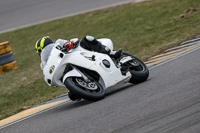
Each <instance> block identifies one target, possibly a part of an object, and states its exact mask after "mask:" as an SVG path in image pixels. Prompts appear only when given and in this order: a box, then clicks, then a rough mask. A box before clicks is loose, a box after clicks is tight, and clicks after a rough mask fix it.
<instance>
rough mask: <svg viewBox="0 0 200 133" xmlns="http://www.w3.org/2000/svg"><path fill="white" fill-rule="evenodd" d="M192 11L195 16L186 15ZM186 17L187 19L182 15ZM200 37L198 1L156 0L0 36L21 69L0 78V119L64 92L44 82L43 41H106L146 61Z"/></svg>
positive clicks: (100, 11) (78, 16)
mask: <svg viewBox="0 0 200 133" xmlns="http://www.w3.org/2000/svg"><path fill="white" fill-rule="evenodd" d="M188 8H196V9H198V10H197V11H193V12H189V13H186V11H187V10H188ZM183 13H185V17H184V18H180V15H181V14H183ZM198 33H200V0H156V1H151V2H143V3H138V4H133V3H132V4H127V5H123V6H118V7H114V8H108V9H104V10H98V11H94V12H89V13H85V14H80V15H77V16H72V17H67V18H64V19H60V20H55V21H52V22H48V23H44V24H39V25H35V26H31V27H27V28H23V29H19V30H15V31H11V32H7V33H3V34H0V42H3V41H10V43H11V46H12V49H13V54H14V57H15V60H16V61H17V65H18V67H19V68H18V69H17V70H14V71H11V72H8V73H5V74H3V75H0V119H3V118H5V117H8V116H10V115H12V114H14V113H16V112H19V111H20V110H22V109H24V108H27V107H31V106H33V105H36V104H39V103H41V102H44V101H46V100H49V99H52V98H54V97H56V96H59V95H61V94H63V93H66V92H67V90H66V89H65V88H59V87H57V88H54V87H49V86H48V85H46V83H45V82H44V80H43V75H42V71H41V69H40V58H39V56H37V54H36V53H35V51H34V44H35V42H36V41H37V40H38V39H39V38H40V37H42V36H46V35H48V36H50V37H51V38H52V39H53V40H54V41H55V40H56V39H58V38H63V39H70V38H74V37H78V38H80V39H81V38H83V37H84V36H86V35H93V36H95V37H96V38H102V37H107V38H111V39H112V40H113V42H114V48H115V49H118V48H122V49H123V50H124V51H125V52H128V53H131V54H133V55H135V56H137V57H139V58H141V59H142V60H145V59H147V58H148V57H151V56H153V55H155V54H158V53H160V52H162V51H163V50H165V49H167V48H169V47H172V46H176V45H178V44H180V43H181V42H183V41H185V40H187V39H191V38H193V37H194V36H195V35H197V34H198Z"/></svg>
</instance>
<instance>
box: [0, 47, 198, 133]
mask: <svg viewBox="0 0 200 133" xmlns="http://www.w3.org/2000/svg"><path fill="white" fill-rule="evenodd" d="M199 57H200V49H197V50H195V51H193V52H191V53H189V54H186V55H184V56H181V57H179V58H176V59H175V60H172V61H169V62H167V63H165V64H162V65H158V66H156V67H154V68H151V69H150V77H149V79H148V80H147V81H146V82H143V83H141V84H137V85H132V84H127V85H125V86H123V87H120V88H118V89H116V90H113V91H111V92H109V93H108V95H107V96H106V97H105V99H103V100H101V101H97V102H89V101H84V100H83V101H80V102H67V103H66V104H63V105H61V106H59V107H57V108H54V109H52V110H48V111H46V112H44V113H41V114H38V115H36V116H34V117H31V118H29V119H26V120H24V121H21V122H19V123H16V124H13V125H11V126H8V127H6V128H3V129H1V130H0V133H38V132H40V133H61V132H66V133H94V132H95V133H147V132H148V133H180V132H181V133H188V132H190V133H199V132H200V119H199V116H200V82H199V81H200V67H199V66H200V58H199Z"/></svg>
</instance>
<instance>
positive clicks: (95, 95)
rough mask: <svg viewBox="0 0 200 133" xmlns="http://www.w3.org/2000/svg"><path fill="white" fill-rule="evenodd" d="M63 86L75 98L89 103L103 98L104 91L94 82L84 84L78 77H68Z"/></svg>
mask: <svg viewBox="0 0 200 133" xmlns="http://www.w3.org/2000/svg"><path fill="white" fill-rule="evenodd" d="M64 84H65V86H66V87H67V89H69V90H70V91H71V92H72V93H73V94H75V95H76V96H77V97H80V98H83V99H86V100H89V101H98V100H101V99H103V98H104V96H105V90H104V89H103V88H102V87H101V85H100V84H99V83H97V82H96V81H88V82H85V81H84V80H83V79H82V78H80V77H69V78H67V79H66V80H65V82H64Z"/></svg>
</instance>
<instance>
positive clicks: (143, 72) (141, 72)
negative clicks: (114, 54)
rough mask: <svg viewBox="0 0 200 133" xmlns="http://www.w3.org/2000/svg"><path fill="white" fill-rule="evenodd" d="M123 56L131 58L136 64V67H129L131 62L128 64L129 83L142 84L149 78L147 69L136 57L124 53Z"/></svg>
mask: <svg viewBox="0 0 200 133" xmlns="http://www.w3.org/2000/svg"><path fill="white" fill-rule="evenodd" d="M124 55H127V56H131V57H133V58H134V61H135V62H136V63H138V66H134V65H131V62H130V63H129V64H128V65H129V66H130V67H129V68H130V70H129V72H130V73H131V75H132V77H131V79H130V80H129V82H130V83H134V84H138V83H141V82H144V81H146V80H147V78H148V77H149V69H148V67H147V66H146V65H145V64H144V63H143V62H142V61H141V60H140V59H138V58H137V57H135V56H132V55H130V54H127V53H124Z"/></svg>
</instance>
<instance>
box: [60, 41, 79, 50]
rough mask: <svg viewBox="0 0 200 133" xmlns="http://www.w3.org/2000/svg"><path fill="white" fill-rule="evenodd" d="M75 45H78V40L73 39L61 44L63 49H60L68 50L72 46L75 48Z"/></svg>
mask: <svg viewBox="0 0 200 133" xmlns="http://www.w3.org/2000/svg"><path fill="white" fill-rule="evenodd" d="M77 46H78V42H75V41H70V42H66V43H65V44H64V45H63V50H62V51H69V50H71V49H72V48H76V47H77Z"/></svg>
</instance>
